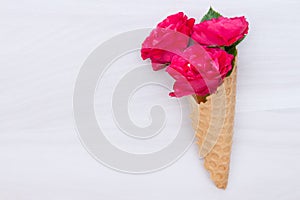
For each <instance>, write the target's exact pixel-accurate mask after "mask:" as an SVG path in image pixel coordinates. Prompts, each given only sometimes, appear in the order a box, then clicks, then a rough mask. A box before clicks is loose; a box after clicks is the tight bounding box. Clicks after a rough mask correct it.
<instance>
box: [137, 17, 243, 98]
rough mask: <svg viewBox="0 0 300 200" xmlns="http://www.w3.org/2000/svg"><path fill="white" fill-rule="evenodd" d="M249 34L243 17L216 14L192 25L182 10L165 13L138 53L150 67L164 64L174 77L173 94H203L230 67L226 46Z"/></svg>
mask: <svg viewBox="0 0 300 200" xmlns="http://www.w3.org/2000/svg"><path fill="white" fill-rule="evenodd" d="M247 33H248V22H247V21H246V19H245V17H234V18H226V17H222V16H220V17H218V18H213V19H210V20H206V21H203V22H201V23H199V24H195V19H193V18H188V17H187V16H186V15H185V14H184V13H183V12H179V13H177V14H174V15H171V16H168V17H167V18H166V19H164V20H163V21H162V22H160V23H159V24H158V25H157V27H156V28H155V29H154V30H153V31H152V32H151V33H150V35H149V36H148V37H147V38H146V39H145V41H144V42H143V44H142V49H141V56H142V58H143V59H144V60H145V59H148V58H149V59H150V60H151V63H152V67H153V70H160V69H163V68H165V67H166V71H167V72H168V73H169V74H170V75H171V76H172V77H173V78H174V79H175V83H174V86H173V89H174V92H171V93H170V96H173V97H182V96H186V95H192V94H196V95H200V96H205V95H208V94H212V93H213V92H215V91H216V89H217V87H218V86H219V85H220V84H222V81H223V79H224V78H225V77H226V75H227V74H228V73H229V72H230V71H231V69H232V67H233V66H232V63H233V59H234V55H232V54H229V53H228V52H227V51H226V50H225V49H226V48H228V47H231V46H232V45H234V44H235V43H236V42H238V41H239V40H241V39H242V38H243V37H244V36H245V35H246V34H247Z"/></svg>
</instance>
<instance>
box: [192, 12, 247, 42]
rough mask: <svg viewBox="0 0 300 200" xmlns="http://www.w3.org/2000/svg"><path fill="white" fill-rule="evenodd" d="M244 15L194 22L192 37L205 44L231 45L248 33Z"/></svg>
mask: <svg viewBox="0 0 300 200" xmlns="http://www.w3.org/2000/svg"><path fill="white" fill-rule="evenodd" d="M248 29H249V28H248V22H247V21H246V18H245V17H234V18H226V17H219V18H216V19H211V20H207V21H204V22H201V23H199V24H196V25H195V26H194V29H193V30H194V31H193V35H192V38H193V39H194V40H195V41H197V42H198V43H200V44H202V45H206V46H231V45H232V44H233V43H235V42H236V41H238V40H240V39H242V38H243V37H244V36H245V35H246V34H247V33H248Z"/></svg>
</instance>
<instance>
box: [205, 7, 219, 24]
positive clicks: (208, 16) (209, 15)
mask: <svg viewBox="0 0 300 200" xmlns="http://www.w3.org/2000/svg"><path fill="white" fill-rule="evenodd" d="M221 16H222V15H221V14H220V13H218V12H217V11H215V10H214V9H213V8H212V7H210V8H209V10H208V12H207V13H206V14H205V15H204V17H203V18H202V19H201V22H204V21H207V20H211V19H213V18H218V17H221Z"/></svg>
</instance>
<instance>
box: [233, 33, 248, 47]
mask: <svg viewBox="0 0 300 200" xmlns="http://www.w3.org/2000/svg"><path fill="white" fill-rule="evenodd" d="M245 37H246V35H245V36H244V37H242V39H240V40H238V41H236V42H235V43H233V44H232V45H231V46H234V47H236V46H237V45H238V44H239V43H241V41H243V40H244V39H245Z"/></svg>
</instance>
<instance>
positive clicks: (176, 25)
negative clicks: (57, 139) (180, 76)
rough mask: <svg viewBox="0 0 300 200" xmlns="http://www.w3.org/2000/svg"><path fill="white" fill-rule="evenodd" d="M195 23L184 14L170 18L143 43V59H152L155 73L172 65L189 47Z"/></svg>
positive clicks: (180, 13)
mask: <svg viewBox="0 0 300 200" xmlns="http://www.w3.org/2000/svg"><path fill="white" fill-rule="evenodd" d="M194 23H195V19H193V18H190V19H188V17H187V16H186V15H184V13H183V12H179V13H177V14H174V15H170V16H168V17H167V18H166V19H165V20H163V21H162V22H160V23H159V24H158V25H157V27H156V28H155V29H154V30H153V31H152V32H151V33H150V35H149V36H148V37H147V38H146V39H145V41H144V42H143V44H142V49H141V56H142V58H143V59H144V60H145V59H147V58H150V60H151V62H152V67H153V70H155V71H156V70H159V69H162V68H164V67H165V66H166V65H168V64H170V62H171V60H172V58H173V56H174V55H176V54H180V53H181V52H182V51H183V50H184V49H185V48H186V47H187V45H188V43H189V37H190V36H191V34H192V31H193V26H194Z"/></svg>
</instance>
